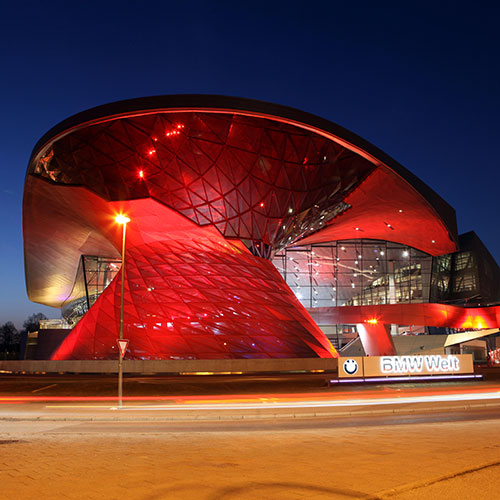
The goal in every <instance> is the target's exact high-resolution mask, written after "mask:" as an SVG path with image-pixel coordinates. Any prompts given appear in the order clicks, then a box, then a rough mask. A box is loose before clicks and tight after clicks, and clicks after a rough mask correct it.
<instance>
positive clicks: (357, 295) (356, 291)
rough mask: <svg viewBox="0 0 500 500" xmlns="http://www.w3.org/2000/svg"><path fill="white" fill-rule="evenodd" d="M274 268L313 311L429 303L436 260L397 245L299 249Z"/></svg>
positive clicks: (341, 244)
mask: <svg viewBox="0 0 500 500" xmlns="http://www.w3.org/2000/svg"><path fill="white" fill-rule="evenodd" d="M273 263H274V265H275V266H276V267H277V269H278V270H279V272H280V273H281V274H282V276H283V278H284V279H285V281H286V283H287V284H288V286H289V287H290V288H291V289H292V291H293V292H294V293H295V295H296V296H297V298H298V299H299V300H300V301H301V303H302V304H303V305H304V306H305V307H308V308H311V307H331V306H346V305H353V306H359V305H375V304H397V303H418V302H429V292H430V282H431V272H432V257H431V256H430V255H427V254H425V253H424V252H421V251H419V250H415V249H414V248H410V247H407V246H404V245H399V244H397V243H391V242H386V241H374V240H350V241H337V242H331V243H323V244H318V245H307V246H300V247H299V246H298V247H293V248H290V249H286V250H283V251H282V252H280V253H278V254H276V255H275V257H274V259H273Z"/></svg>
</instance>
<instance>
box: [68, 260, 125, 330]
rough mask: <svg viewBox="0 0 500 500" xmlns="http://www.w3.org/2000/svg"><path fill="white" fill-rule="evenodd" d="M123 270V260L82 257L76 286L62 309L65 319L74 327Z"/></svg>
mask: <svg viewBox="0 0 500 500" xmlns="http://www.w3.org/2000/svg"><path fill="white" fill-rule="evenodd" d="M120 268H121V260H117V259H110V258H105V257H94V256H91V255H82V258H81V260H80V264H79V266H78V271H77V274H76V279H75V284H74V285H73V290H72V292H71V295H70V297H69V298H68V300H67V301H66V302H65V303H64V304H63V307H62V309H61V312H62V315H63V317H64V319H65V320H66V321H67V322H68V323H70V324H72V325H74V324H76V323H77V322H78V320H80V318H81V317H82V316H83V315H84V314H85V313H86V312H87V311H88V310H89V308H90V307H91V306H92V305H93V304H94V303H95V301H96V300H97V299H98V298H99V295H101V293H102V292H103V291H104V289H105V288H106V287H107V286H108V285H109V284H110V283H111V281H113V278H114V277H115V276H116V274H117V273H118V271H119V270H120Z"/></svg>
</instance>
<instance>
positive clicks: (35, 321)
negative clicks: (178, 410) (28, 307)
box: [22, 313, 47, 333]
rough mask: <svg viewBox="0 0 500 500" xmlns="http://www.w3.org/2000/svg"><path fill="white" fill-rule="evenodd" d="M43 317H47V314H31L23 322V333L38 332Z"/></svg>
mask: <svg viewBox="0 0 500 500" xmlns="http://www.w3.org/2000/svg"><path fill="white" fill-rule="evenodd" d="M42 319H47V316H45V314H43V313H36V314H32V315H31V316H29V317H28V318H27V319H26V321H25V322H24V323H23V329H22V332H23V333H30V332H37V331H38V330H39V328H40V321H41V320H42Z"/></svg>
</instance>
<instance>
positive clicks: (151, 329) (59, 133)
mask: <svg viewBox="0 0 500 500" xmlns="http://www.w3.org/2000/svg"><path fill="white" fill-rule="evenodd" d="M402 206H404V207H405V210H404V211H403V210H401V207H402ZM118 213H123V214H126V215H127V216H128V217H129V218H130V223H129V224H128V225H127V238H126V247H127V250H126V258H125V283H124V285H125V293H124V304H125V306H124V337H125V338H127V339H128V340H129V341H130V343H129V351H128V354H127V356H128V357H129V358H132V359H223V358H293V357H317V356H319V357H334V356H337V353H336V351H335V349H334V348H333V347H332V345H331V344H330V342H329V341H328V339H327V338H326V337H325V335H324V334H323V333H322V332H321V330H320V329H319V328H318V326H317V325H316V324H315V323H314V321H313V320H312V319H311V317H310V315H309V314H308V312H307V311H306V310H305V308H304V307H303V306H302V305H301V304H300V303H299V301H298V300H297V298H296V297H295V295H294V294H293V293H292V291H291V290H290V289H289V288H288V286H287V285H286V283H285V281H284V280H283V278H282V276H281V275H280V274H279V272H278V271H277V269H276V268H275V267H274V266H273V264H272V263H271V261H270V259H271V258H272V257H273V255H274V254H275V252H277V251H279V250H281V249H283V248H286V247H290V246H292V245H295V244H297V242H299V241H300V242H301V244H303V243H304V244H305V243H317V242H324V241H333V240H340V239H348V238H359V237H363V238H373V239H382V240H390V241H395V242H398V243H403V244H406V245H410V246H412V247H415V248H418V249H420V250H423V251H425V252H427V253H429V254H432V255H439V254H442V253H446V252H451V251H454V250H455V249H456V227H455V225H454V224H455V218H454V212H453V210H452V209H451V208H450V207H449V206H448V205H447V204H446V203H445V202H444V201H443V200H442V199H441V198H439V196H437V195H436V194H435V193H434V192H433V191H432V190H430V189H429V188H428V187H427V186H425V184H423V183H422V182H421V181H419V180H418V179H417V178H416V177H414V176H413V175H412V174H411V173H409V172H408V171H407V170H405V169H404V168H403V167H401V166H400V165H399V164H397V163H396V162H395V161H394V160H392V159H391V158H389V157H388V156H387V155H385V154H384V153H382V152H381V151H379V150H378V149H376V148H375V147H374V146H372V145H370V144H368V143H366V142H365V141H363V140H362V139H361V138H359V137H357V136H355V135H354V134H352V133H350V132H348V131H347V130H345V129H343V128H341V127H339V126H337V125H335V124H333V123H331V122H328V121H326V120H323V119H321V118H318V117H315V116H313V115H310V114H307V113H303V112H300V111H297V110H294V109H290V108H286V107H282V106H277V105H273V104H268V103H263V102H259V101H251V100H246V99H236V98H229V97H221V96H195V95H192V96H189V95H184V96H162V97H152V98H144V99H135V100H131V101H124V102H118V103H113V104H109V105H105V106H100V107H97V108H94V109H91V110H89V111H86V112H83V113H80V114H78V115H75V116H73V117H71V118H69V119H67V120H66V121H64V122H62V123H60V124H59V125H57V126H56V127H54V129H52V130H51V131H49V133H48V134H46V135H45V136H44V137H43V138H42V139H41V140H40V141H39V143H38V144H37V145H36V147H35V149H34V152H33V154H32V157H31V160H30V164H29V168H28V174H27V178H26V189H25V198H24V220H23V224H24V241H25V262H26V280H27V289H28V295H29V297H30V299H31V300H33V301H35V302H39V303H43V304H46V305H50V306H53V307H61V308H62V309H63V313H64V314H65V316H67V317H69V318H73V319H75V318H76V319H79V321H78V323H77V324H76V326H75V327H74V328H73V330H72V332H71V333H70V334H69V336H68V337H67V338H66V340H65V341H64V342H63V343H62V345H61V346H60V347H59V348H58V349H57V351H56V352H55V353H54V355H53V359H114V358H116V356H117V348H116V339H117V338H118V335H119V324H120V289H121V273H119V272H117V271H118V269H119V265H120V257H121V244H122V227H121V226H119V225H117V224H116V223H115V222H114V218H115V216H116V214H118ZM416 224H418V225H420V230H419V231H418V232H416V231H415V230H414V227H415V225H416ZM90 262H93V263H94V264H95V267H92V268H91V267H90V265H89V263H90ZM92 287H93V288H92ZM80 318H81V319H80Z"/></svg>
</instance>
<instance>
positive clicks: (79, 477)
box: [0, 377, 500, 500]
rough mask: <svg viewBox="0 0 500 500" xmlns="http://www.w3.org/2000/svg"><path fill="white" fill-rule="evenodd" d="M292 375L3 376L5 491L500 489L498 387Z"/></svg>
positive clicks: (412, 495)
mask: <svg viewBox="0 0 500 500" xmlns="http://www.w3.org/2000/svg"><path fill="white" fill-rule="evenodd" d="M141 380H142V382H141ZM294 380H295V382H294V383H293V384H290V383H289V382H287V381H284V382H283V381H280V380H268V381H266V382H265V383H264V382H263V381H262V380H258V381H255V380H254V381H251V380H248V381H247V383H246V384H242V385H237V388H239V391H237V392H236V391H235V387H233V385H232V384H233V382H231V381H228V380H226V382H225V383H223V384H213V382H212V381H205V382H199V383H198V382H196V380H190V381H187V380H186V379H184V380H183V381H182V383H180V384H176V383H175V381H174V382H172V381H171V380H168V381H165V379H164V378H163V377H159V378H149V379H146V380H144V379H140V378H135V379H134V380H130V379H128V380H127V381H126V385H125V387H126V388H128V392H127V391H125V394H126V395H128V397H129V398H134V397H135V398H141V399H126V400H125V401H124V408H123V409H114V408H116V399H114V389H115V388H116V385H115V382H116V381H115V380H113V379H108V378H106V377H104V378H100V377H90V378H87V377H83V378H79V377H45V378H44V377H42V378H37V377H24V378H9V377H6V378H5V377H0V499H1V500H18V499H19V500H25V499H38V498H43V499H93V500H98V499H99V500H100V499H117V500H118V499H131V500H163V499H165V500H170V499H172V500H186V499H195V500H198V499H199V500H241V499H249V500H257V499H259V500H261V499H262V500H267V499H277V500H281V499H283V500H298V499H301V500H302V499H303V500H323V499H325V500H326V499H333V500H335V499H379V500H385V499H391V500H431V499H439V500H448V499H449V500H461V499H463V500H476V499H478V500H483V499H497V498H500V494H499V491H500V432H499V431H500V384H499V383H498V382H494V381H490V382H454V383H434V384H389V385H378V386H370V385H359V386H344V387H330V388H329V387H326V386H324V384H322V383H320V382H319V381H317V380H314V381H313V380H311V379H307V378H304V379H300V378H297V379H294ZM54 384H55V385H54ZM224 384H226V385H224ZM141 387H143V389H141ZM144 387H145V388H144ZM90 388H91V390H90ZM166 388H170V390H171V393H170V394H168V393H167V392H165V389H166ZM292 389H294V390H292ZM141 390H142V391H143V392H145V393H146V396H145V397H144V399H143V398H142V396H140V392H141ZM266 390H267V392H266ZM35 391H36V392H35ZM108 391H109V394H108ZM70 392H73V393H74V394H76V395H71V394H68V393H70ZM44 394H46V395H44ZM89 396H90V398H89ZM381 401H385V403H383V404H381V403H380V402H381ZM362 402H368V403H369V404H366V405H365V404H360V403H362ZM311 403H313V406H311ZM373 403H376V404H373ZM280 405H282V406H284V407H282V408H279V407H278V406H280ZM242 406H245V407H248V408H245V409H241V407H242ZM172 408H178V409H176V410H172ZM172 414H175V417H174V416H172Z"/></svg>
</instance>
